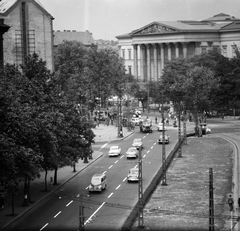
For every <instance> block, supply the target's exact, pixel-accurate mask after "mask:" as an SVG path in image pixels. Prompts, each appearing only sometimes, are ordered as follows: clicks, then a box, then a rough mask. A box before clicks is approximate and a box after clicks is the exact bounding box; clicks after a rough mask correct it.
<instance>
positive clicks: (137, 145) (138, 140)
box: [132, 138, 143, 149]
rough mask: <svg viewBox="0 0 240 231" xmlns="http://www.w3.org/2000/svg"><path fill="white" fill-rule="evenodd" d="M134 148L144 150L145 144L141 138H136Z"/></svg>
mask: <svg viewBox="0 0 240 231" xmlns="http://www.w3.org/2000/svg"><path fill="white" fill-rule="evenodd" d="M132 147H135V148H137V149H139V148H140V147H141V148H143V142H142V139H141V138H135V139H134V140H133V143H132Z"/></svg>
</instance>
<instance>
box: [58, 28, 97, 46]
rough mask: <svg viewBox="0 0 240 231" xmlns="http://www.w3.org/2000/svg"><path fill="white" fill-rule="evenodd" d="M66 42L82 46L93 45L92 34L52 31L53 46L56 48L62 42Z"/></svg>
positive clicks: (87, 32) (86, 32)
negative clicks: (74, 42) (73, 42)
mask: <svg viewBox="0 0 240 231" xmlns="http://www.w3.org/2000/svg"><path fill="white" fill-rule="evenodd" d="M63 40H67V41H78V42H81V43H83V44H84V45H91V44H92V43H95V41H94V39H93V37H92V33H90V32H89V31H84V32H82V31H76V30H72V31H71V30H64V31H54V46H58V45H59V44H61V43H62V42H63Z"/></svg>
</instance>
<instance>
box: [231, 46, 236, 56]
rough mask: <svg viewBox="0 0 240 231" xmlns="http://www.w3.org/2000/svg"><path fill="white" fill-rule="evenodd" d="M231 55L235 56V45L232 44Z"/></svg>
mask: <svg viewBox="0 0 240 231" xmlns="http://www.w3.org/2000/svg"><path fill="white" fill-rule="evenodd" d="M232 57H236V45H232Z"/></svg>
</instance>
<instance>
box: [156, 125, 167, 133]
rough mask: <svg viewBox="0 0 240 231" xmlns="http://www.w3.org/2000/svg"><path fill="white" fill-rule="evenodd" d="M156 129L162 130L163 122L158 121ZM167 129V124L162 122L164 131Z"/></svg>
mask: <svg viewBox="0 0 240 231" xmlns="http://www.w3.org/2000/svg"><path fill="white" fill-rule="evenodd" d="M157 129H158V131H162V130H163V123H158V127H157ZM166 130H167V126H166V124H164V131H166Z"/></svg>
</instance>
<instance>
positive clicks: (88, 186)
mask: <svg viewBox="0 0 240 231" xmlns="http://www.w3.org/2000/svg"><path fill="white" fill-rule="evenodd" d="M88 187H89V186H87V188H86V189H88ZM78 197H79V196H78Z"/></svg>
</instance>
